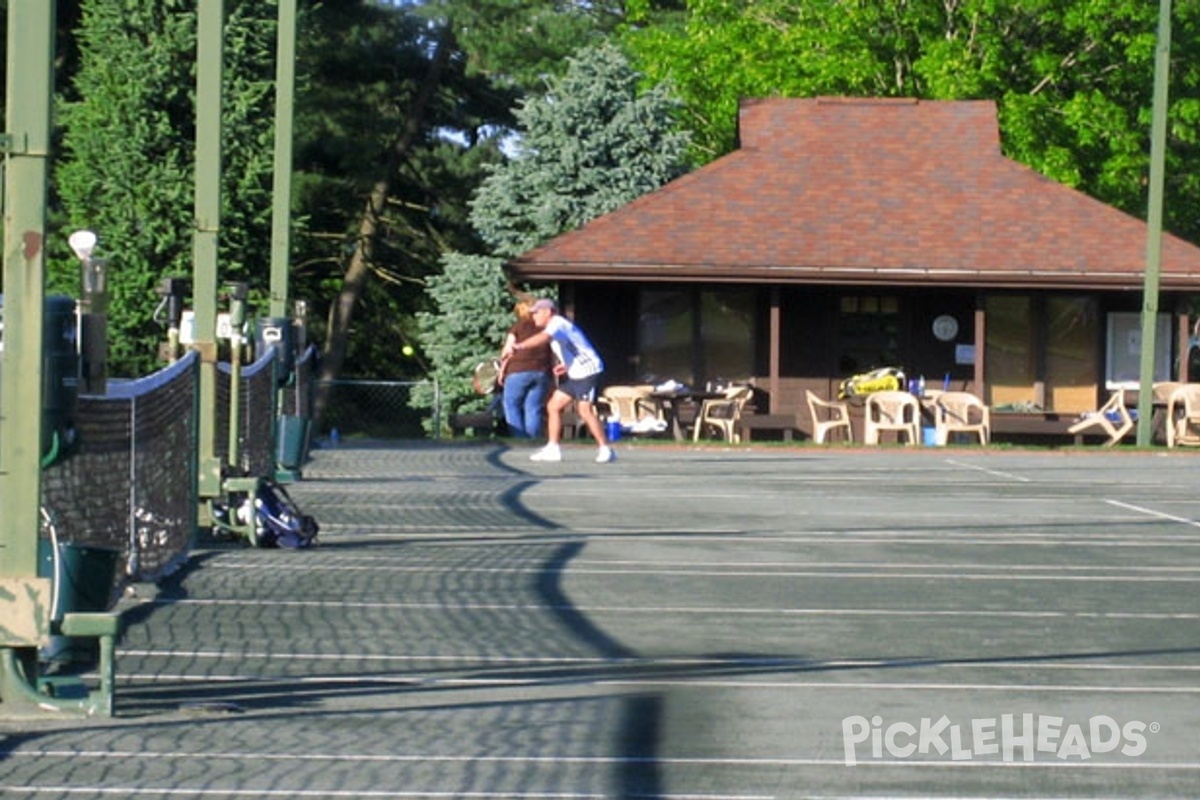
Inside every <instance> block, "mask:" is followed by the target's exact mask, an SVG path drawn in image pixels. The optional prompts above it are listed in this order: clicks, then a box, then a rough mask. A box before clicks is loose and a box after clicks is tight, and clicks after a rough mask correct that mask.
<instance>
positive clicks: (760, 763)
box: [0, 749, 1200, 798]
mask: <svg viewBox="0 0 1200 800" xmlns="http://www.w3.org/2000/svg"><path fill="white" fill-rule="evenodd" d="M0 757H3V758H16V757H32V758H66V759H77V758H90V759H97V760H100V759H119V760H141V759H157V758H183V759H197V758H203V759H214V760H218V761H276V762H294V761H306V762H308V761H319V762H327V763H341V762H349V763H414V762H415V763H443V764H444V763H452V764H476V763H480V764H494V763H498V764H598V765H636V764H644V765H652V766H653V765H662V766H702V767H711V766H725V767H825V766H836V767H843V768H844V767H845V766H846V761H845V759H844V758H802V757H787V756H781V757H774V758H773V757H769V756H768V757H761V758H754V757H745V758H736V757H724V758H707V757H694V758H692V757H687V756H564V755H557V756H489V755H439V754H435V753H411V754H377V755H367V754H345V755H342V754H337V755H331V754H323V753H316V752H305V753H303V754H294V755H293V754H286V753H253V752H247V751H245V750H238V751H211V752H204V751H150V750H49V749H47V750H25V749H20V750H0ZM859 765H861V766H876V767H914V768H928V767H954V768H967V767H976V768H996V767H1000V768H1004V769H1010V768H1027V769H1029V768H1044V769H1132V770H1142V769H1151V770H1197V769H1200V762H1194V761H1174V762H1146V761H1130V762H1124V761H1117V762H1099V761H1066V760H1055V761H1049V760H1046V761H987V760H984V759H975V760H971V761H935V760H917V759H907V760H900V759H895V760H888V759H870V760H859V761H858V762H857V764H856V766H859ZM180 791H183V790H180ZM214 791H220V790H214ZM419 796H421V795H419ZM452 796H458V795H457V794H455V795H452ZM492 796H499V797H503V796H507V795H504V794H497V795H492ZM513 796H517V797H525V796H531V797H532V796H539V795H537V794H536V793H535V794H533V795H524V794H517V795H513ZM547 796H550V797H559V796H564V797H567V796H572V795H555V794H552V795H547ZM583 796H590V795H583ZM600 796H602V797H607V796H608V795H600ZM656 797H662V798H668V797H675V798H683V797H693V798H696V797H712V798H718V797H740V798H749V797H761V795H720V794H714V795H692V794H683V795H671V794H664V795H661V796H660V795H656Z"/></svg>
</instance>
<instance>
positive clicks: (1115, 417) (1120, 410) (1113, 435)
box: [1067, 389, 1171, 447]
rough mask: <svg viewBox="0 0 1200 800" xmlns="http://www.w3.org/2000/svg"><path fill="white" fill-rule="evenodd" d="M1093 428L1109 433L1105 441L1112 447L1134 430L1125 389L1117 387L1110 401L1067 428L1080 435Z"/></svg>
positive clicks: (1106, 444) (1107, 445)
mask: <svg viewBox="0 0 1200 800" xmlns="http://www.w3.org/2000/svg"><path fill="white" fill-rule="evenodd" d="M1170 427H1171V426H1170V425H1168V426H1167V429H1168V431H1170ZM1092 428H1099V429H1100V430H1101V431H1102V432H1103V433H1105V434H1107V435H1108V441H1106V442H1105V443H1104V446H1105V447H1112V446H1113V445H1114V444H1116V443H1117V442H1119V441H1121V439H1123V438H1124V437H1125V434H1127V433H1129V432H1130V431H1131V430H1133V417H1132V416H1130V414H1129V409H1128V408H1126V406H1125V390H1124V389H1117V390H1116V391H1115V392H1113V393H1112V395H1111V396H1110V397H1109V398H1108V402H1106V403H1105V404H1104V405H1102V406H1100V408H1098V409H1096V410H1095V411H1091V412H1088V413H1086V414H1084V415H1083V416H1082V417H1080V418H1079V421H1078V422H1076V423H1075V424H1074V425H1072V426H1071V427H1069V428H1067V433H1071V434H1076V435H1078V434H1081V433H1083V432H1084V431H1087V430H1090V429H1092ZM1168 435H1169V433H1168Z"/></svg>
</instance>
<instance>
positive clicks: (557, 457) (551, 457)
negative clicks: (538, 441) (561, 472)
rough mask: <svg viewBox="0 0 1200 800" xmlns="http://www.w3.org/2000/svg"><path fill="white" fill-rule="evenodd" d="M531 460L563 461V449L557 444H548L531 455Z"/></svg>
mask: <svg viewBox="0 0 1200 800" xmlns="http://www.w3.org/2000/svg"><path fill="white" fill-rule="evenodd" d="M529 460H530V461H562V450H560V449H559V448H558V445H556V444H548V445H546V446H545V447H543V448H542V449H541V450H538V451H537V452H536V453H534V454H533V455H531V456H530V457H529Z"/></svg>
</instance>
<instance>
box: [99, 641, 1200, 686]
mask: <svg viewBox="0 0 1200 800" xmlns="http://www.w3.org/2000/svg"><path fill="white" fill-rule="evenodd" d="M118 652H119V654H120V655H124V656H130V657H132V656H137V657H152V658H186V659H195V660H222V659H225V658H231V657H232V658H237V659H247V660H249V659H257V660H264V661H269V660H274V659H278V658H285V659H288V660H306V661H339V662H342V661H346V660H347V659H353V660H355V661H365V662H373V663H400V664H409V663H450V664H459V665H462V668H463V669H493V668H496V667H501V666H502V667H511V666H514V665H516V666H540V665H546V666H606V667H630V666H634V667H637V666H647V667H658V668H661V667H734V668H737V667H740V668H757V667H764V666H774V667H779V668H793V669H796V670H803V671H810V672H811V671H814V670H838V669H855V670H865V669H875V668H880V669H896V668H906V669H925V668H930V667H936V668H938V669H966V670H972V669H1001V670H1014V669H1016V670H1028V669H1040V670H1047V671H1052V670H1066V671H1071V672H1076V671H1104V672H1200V664H1097V663H1094V662H1092V661H1087V662H1084V661H1077V660H1073V659H1072V658H1071V657H1063V658H1062V659H1061V660H1059V661H1044V660H1035V661H1028V660H1026V661H1018V660H1005V659H1003V658H1001V659H997V660H994V661H988V660H986V658H981V659H980V660H965V661H964V660H956V659H953V658H950V659H944V660H943V659H938V658H928V659H921V658H912V659H906V658H886V659H875V658H872V659H830V660H818V659H801V658H788V657H785V656H780V657H775V658H773V657H764V658H704V657H697V658H687V657H677V656H676V657H664V658H659V657H654V656H644V657H640V658H604V657H599V656H538V655H529V656H500V655H488V656H480V655H478V654H474V653H472V654H466V655H433V654H430V655H399V654H381V653H363V654H350V655H348V654H346V653H342V652H338V653H280V652H279V651H273V652H234V653H230V652H221V651H219V650H169V649H156V650H149V649H139V648H124V647H122V648H120V649H119V651H118ZM1098 657H1099V656H1098V655H1097V656H1088V655H1086V654H1084V655H1081V656H1079V658H1098ZM121 677H123V678H130V679H133V678H137V679H141V680H158V679H169V680H197V681H206V680H248V681H257V680H262V679H261V678H258V677H254V676H225V677H210V676H208V675H199V676H187V675H170V676H168V675H165V674H160V673H153V674H148V675H138V674H136V673H128V674H126V673H122V675H121ZM295 680H297V681H299V682H301V683H303V682H305V681H309V680H312V681H316V682H327V681H337V680H339V679H338V678H337V677H336V676H321V677H319V678H311V679H310V678H307V677H305V676H300V677H297V678H295ZM345 680H346V681H348V682H354V681H360V680H361V678H360V677H358V676H349V677H347V678H345ZM372 680H381V681H388V680H394V681H397V682H409V683H411V682H413V681H414V680H422V678H421V677H420V676H415V677H412V676H398V677H391V678H389V677H387V676H378V677H376V678H373V679H372Z"/></svg>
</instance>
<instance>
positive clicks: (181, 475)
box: [42, 353, 199, 588]
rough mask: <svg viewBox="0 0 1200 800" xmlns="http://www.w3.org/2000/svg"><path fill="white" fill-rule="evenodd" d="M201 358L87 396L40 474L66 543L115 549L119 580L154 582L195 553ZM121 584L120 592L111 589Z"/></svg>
mask: <svg viewBox="0 0 1200 800" xmlns="http://www.w3.org/2000/svg"><path fill="white" fill-rule="evenodd" d="M198 365H199V359H198V358H197V357H196V355H195V354H194V353H189V354H188V355H187V356H185V357H184V358H183V359H181V360H180V361H178V362H177V363H175V364H174V365H172V366H170V367H168V368H167V369H164V370H161V371H160V372H157V373H155V374H154V375H151V376H148V377H146V378H141V379H138V380H135V381H126V382H117V381H110V382H109V385H108V393H107V394H105V395H81V396H80V397H79V403H78V410H77V414H76V432H77V439H76V442H75V444H74V445H73V446H72V447H71V448H70V449H69V451H68V452H67V455H66V456H65V457H63V458H61V459H59V460H58V461H57V462H56V463H54V464H52V465H50V466H48V467H47V468H46V469H45V470H43V472H42V505H43V507H44V508H45V509H46V511H47V512H48V514H49V515H50V521H51V522H52V524H53V526H54V530H55V532H56V534H57V537H58V540H59V542H60V543H71V544H76V545H82V546H89V547H102V548H106V549H112V550H118V551H120V553H121V554H122V561H121V563H122V564H123V565H124V568H123V569H119V570H118V574H117V576H116V580H117V582H118V583H123V582H124V581H127V580H134V581H153V580H157V579H158V578H160V577H162V576H164V575H167V574H169V573H170V572H171V571H173V570H174V569H175V568H177V567H178V566H179V565H180V564H182V563H183V562H184V561H185V560H186V559H187V556H188V552H189V549H190V546H191V541H192V534H193V532H194V530H195V528H196V475H195V467H194V463H195V458H194V453H195V449H196V431H197V426H198V424H197V416H198V409H197V405H196V399H197V397H198V396H199V393H198V391H197V387H198V380H199V378H198V374H199V373H198ZM114 588H115V587H114Z"/></svg>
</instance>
